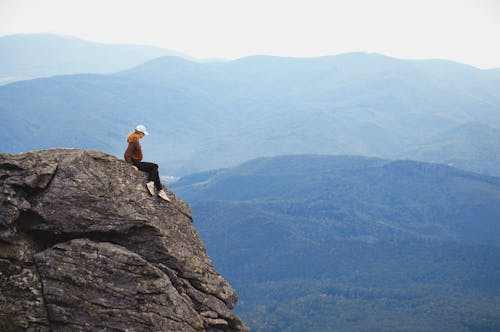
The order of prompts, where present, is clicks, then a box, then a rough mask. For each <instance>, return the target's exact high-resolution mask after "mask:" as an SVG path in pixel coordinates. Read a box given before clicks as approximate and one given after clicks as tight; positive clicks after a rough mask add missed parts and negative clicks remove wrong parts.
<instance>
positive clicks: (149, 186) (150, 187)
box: [146, 181, 155, 196]
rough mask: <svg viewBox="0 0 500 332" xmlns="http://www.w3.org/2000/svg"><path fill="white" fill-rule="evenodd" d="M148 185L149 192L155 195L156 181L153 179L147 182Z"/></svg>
mask: <svg viewBox="0 0 500 332" xmlns="http://www.w3.org/2000/svg"><path fill="white" fill-rule="evenodd" d="M146 187H147V188H148V191H149V193H150V194H151V196H154V194H155V183H154V182H153V181H149V182H148V183H146Z"/></svg>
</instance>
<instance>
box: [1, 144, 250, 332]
mask: <svg viewBox="0 0 500 332" xmlns="http://www.w3.org/2000/svg"><path fill="white" fill-rule="evenodd" d="M144 185H145V176H144V174H142V173H134V172H132V170H131V168H130V166H129V165H128V164H126V163H125V162H124V161H122V160H119V159H117V158H115V157H113V156H110V155H107V154H105V153H102V152H98V151H87V150H71V149H52V150H44V151H33V152H27V153H23V154H19V155H10V154H0V211H1V212H0V319H3V321H4V322H9V324H13V326H14V327H15V328H17V329H21V330H23V329H24V330H34V331H44V330H46V331H48V330H58V331H69V330H71V331H97V330H107V329H109V330H115V331H125V330H127V331H203V330H204V331H247V330H248V327H247V326H246V325H245V324H244V323H243V322H242V321H241V320H240V318H239V317H238V316H236V315H235V314H234V313H233V312H232V311H231V309H233V308H234V307H235V305H236V302H237V299H238V298H237V294H236V292H235V291H234V289H233V288H232V287H231V286H230V284H229V283H228V282H227V281H226V280H225V279H224V278H223V277H222V276H221V275H220V274H219V273H218V272H217V271H216V270H215V268H214V267H213V264H212V262H211V260H210V258H209V257H208V255H207V253H206V250H205V246H204V244H203V242H202V241H201V239H200V237H199V236H198V232H197V231H196V229H195V227H194V226H193V223H192V219H191V218H192V215H191V211H190V210H189V207H188V205H187V204H186V203H185V202H182V201H181V200H178V199H177V198H176V197H175V195H174V193H173V192H171V191H170V190H168V188H166V192H167V193H168V195H169V197H171V198H172V202H171V203H167V202H164V201H162V200H161V199H160V198H158V197H151V196H150V195H149V194H148V193H147V191H146V190H145V187H144ZM207 313H210V314H207Z"/></svg>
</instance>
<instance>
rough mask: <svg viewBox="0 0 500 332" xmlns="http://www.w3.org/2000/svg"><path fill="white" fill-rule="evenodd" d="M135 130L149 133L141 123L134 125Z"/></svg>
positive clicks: (145, 133)
mask: <svg viewBox="0 0 500 332" xmlns="http://www.w3.org/2000/svg"><path fill="white" fill-rule="evenodd" d="M135 131H140V132H141V133H144V135H149V133H148V132H147V131H146V127H144V126H143V125H137V127H135Z"/></svg>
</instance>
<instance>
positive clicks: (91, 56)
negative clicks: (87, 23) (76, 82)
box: [0, 34, 188, 84]
mask: <svg viewBox="0 0 500 332" xmlns="http://www.w3.org/2000/svg"><path fill="white" fill-rule="evenodd" d="M166 55H175V56H181V57H186V58H187V57H188V56H186V55H183V54H181V53H179V52H174V51H168V50H164V49H161V48H159V47H153V46H142V45H126V44H103V43H95V42H89V41H85V40H81V39H78V38H75V37H62V36H58V35H53V34H17V35H7V36H1V37H0V63H1V64H2V65H1V66H0V84H6V83H10V82H13V81H20V80H26V79H33V78H38V77H47V76H56V75H67V74H81V73H113V72H116V71H119V70H124V69H128V68H130V67H133V66H137V65H139V64H141V63H143V62H146V61H148V60H151V59H154V58H157V57H160V56H166Z"/></svg>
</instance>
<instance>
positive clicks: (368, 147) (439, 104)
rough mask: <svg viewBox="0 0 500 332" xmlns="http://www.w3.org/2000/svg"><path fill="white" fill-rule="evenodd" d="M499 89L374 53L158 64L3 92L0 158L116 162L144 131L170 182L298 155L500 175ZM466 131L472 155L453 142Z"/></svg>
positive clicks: (443, 64)
mask: <svg viewBox="0 0 500 332" xmlns="http://www.w3.org/2000/svg"><path fill="white" fill-rule="evenodd" d="M498 86H500V77H499V76H498V75H496V74H495V71H492V70H480V69H476V68H474V67H470V66H466V65H462V64H458V63H454V62H447V61H443V60H433V61H413V60H412V61H410V60H400V59H395V58H390V57H386V56H382V55H379V54H366V53H350V54H343V55H338V56H331V57H321V58H307V59H305V58H280V57H270V56H254V57H247V58H242V59H238V60H234V61H228V62H214V63H199V62H192V61H189V60H186V59H180V58H177V57H162V58H157V59H154V60H151V61H149V62H147V63H145V64H143V65H140V66H137V67H135V68H132V69H128V70H125V71H121V72H118V73H116V74H112V75H74V76H64V77H54V78H49V79H41V80H34V81H29V82H18V83H14V84H10V85H7V86H4V87H0V118H1V119H0V120H2V121H3V123H5V124H6V127H7V129H6V130H5V131H4V132H2V133H1V134H0V135H1V136H0V150H2V151H8V152H20V151H24V150H27V149H42V148H47V147H53V146H62V145H65V146H67V145H69V146H70V147H82V148H92V149H100V150H104V151H106V152H109V153H112V154H115V155H117V156H121V155H122V153H123V149H124V137H125V136H126V135H127V134H128V132H129V131H130V130H131V129H132V128H133V127H134V126H135V125H136V124H137V123H144V124H146V125H147V127H148V128H150V129H151V131H152V133H153V135H150V136H148V138H147V139H145V140H144V147H145V149H144V150H145V151H146V153H147V154H146V158H148V159H150V160H156V161H158V162H159V163H160V164H161V165H162V167H163V169H164V170H165V172H166V173H167V174H168V175H175V176H180V175H185V174H189V173H193V172H196V171H200V170H208V169H214V168H220V167H226V166H233V165H236V164H238V163H241V162H243V161H245V160H249V159H252V158H257V157H261V156H273V155H281V154H295V153H319V154H358V155H367V156H378V157H382V158H390V159H398V158H411V159H417V158H418V159H421V160H422V161H432V162H440V163H451V164H453V165H454V166H456V167H460V168H464V169H468V170H472V171H478V172H483V173H485V174H490V175H500V173H499V172H500V171H499V169H498V167H497V157H496V156H498V155H499V154H500V153H498V152H499V151H500V143H499V142H498V141H495V140H493V141H492V140H491V139H490V138H491V137H497V136H499V135H500V134H499V133H500V112H499V111H498V110H499V108H498V107H499V105H500V91H499V89H498ZM41 114H43V121H42V119H41V118H40V115H41ZM473 124H477V125H478V126H482V127H481V128H482V129H479V128H480V127H478V126H476V125H473ZM467 128H469V129H467ZM471 130H472V131H473V133H472V137H474V139H475V140H476V141H477V142H481V145H480V146H478V145H476V144H467V145H465V146H464V145H463V144H462V141H463V139H464V138H463V137H464V135H465V136H470V135H471ZM42 133H43V134H42ZM450 133H453V135H455V138H453V139H452V138H451V137H450V135H451V134H450ZM32 137H38V138H37V140H33V139H32ZM485 151H488V152H485ZM493 152H497V153H493Z"/></svg>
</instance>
